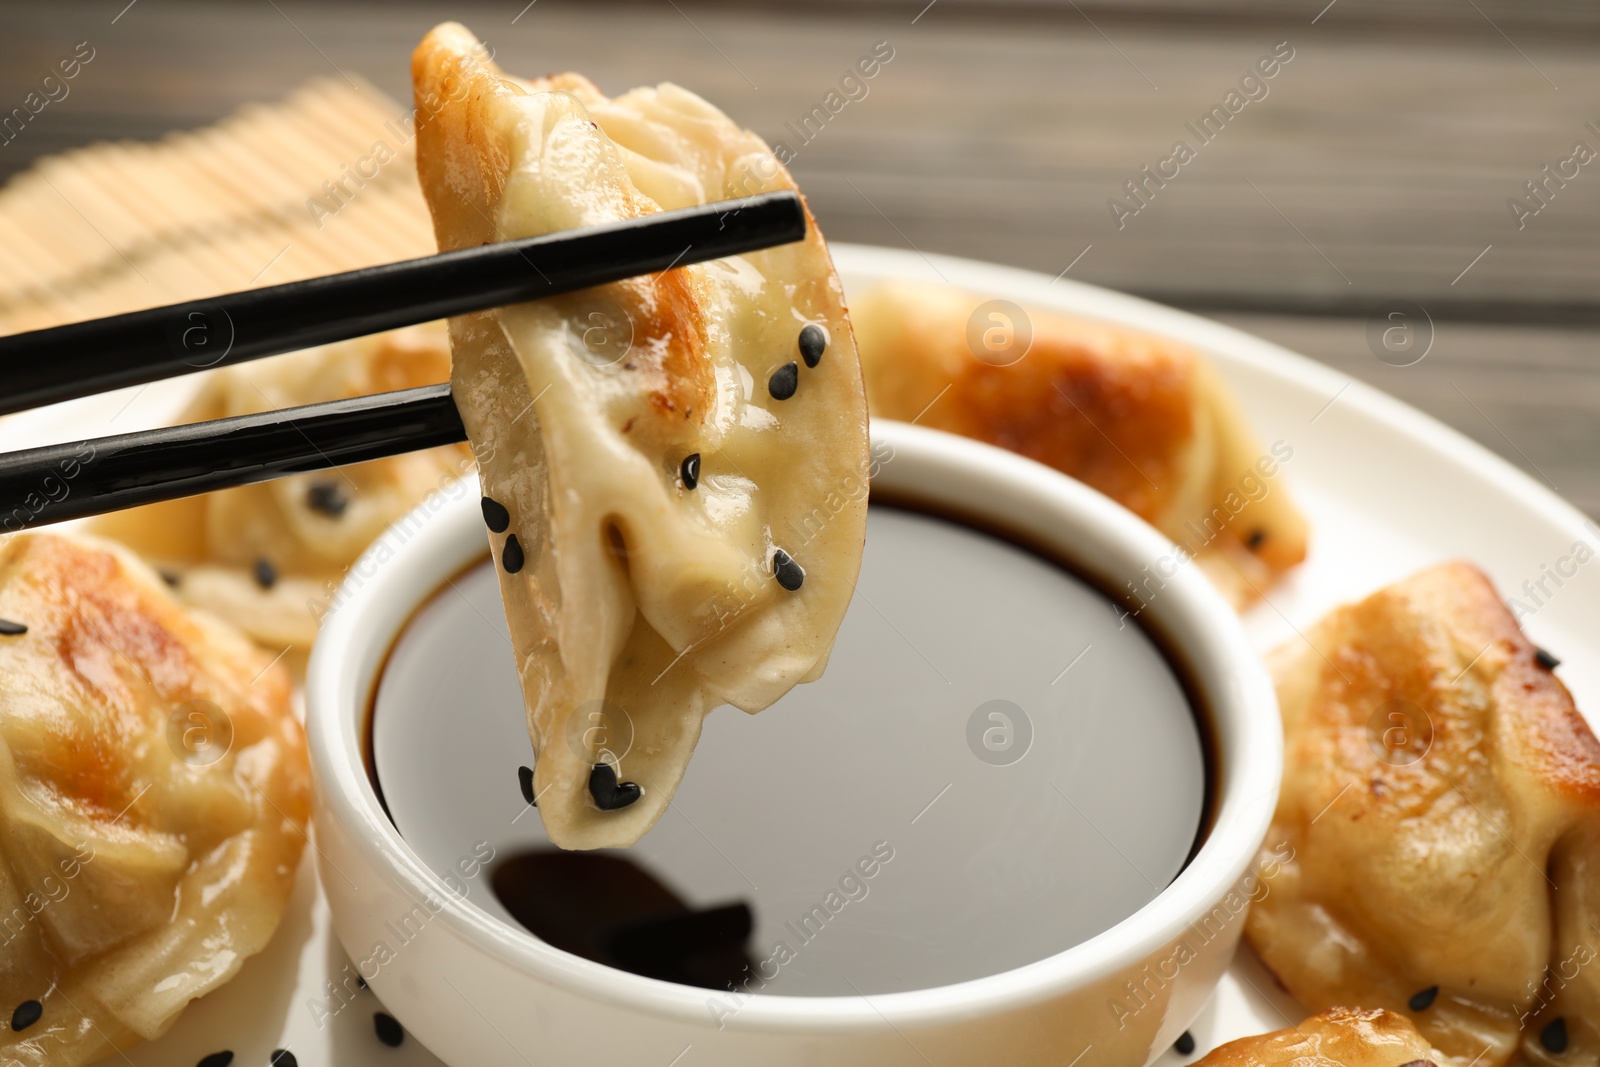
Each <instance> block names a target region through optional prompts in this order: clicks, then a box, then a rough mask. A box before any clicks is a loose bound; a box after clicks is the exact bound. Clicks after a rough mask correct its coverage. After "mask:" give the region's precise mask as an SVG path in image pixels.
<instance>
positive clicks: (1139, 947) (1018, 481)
mask: <svg viewBox="0 0 1600 1067" xmlns="http://www.w3.org/2000/svg"><path fill="white" fill-rule="evenodd" d="M871 432H872V440H873V446H874V448H875V449H876V448H878V447H880V445H887V446H888V447H889V448H892V449H893V456H894V461H893V463H892V464H889V465H887V466H885V468H884V469H885V470H886V471H887V470H896V472H897V473H896V474H895V476H894V477H895V479H896V480H898V477H899V474H898V472H899V471H905V470H906V469H908V468H933V469H938V470H941V472H942V473H948V474H951V475H961V476H965V477H966V479H968V480H969V481H970V480H972V479H975V478H976V479H981V481H982V482H984V483H988V484H990V485H993V486H995V487H996V491H997V492H1011V493H1018V494H1024V495H1028V496H1032V497H1034V498H1035V499H1037V500H1038V501H1039V502H1040V503H1041V504H1043V505H1045V506H1048V507H1050V508H1052V509H1054V510H1056V511H1058V512H1064V513H1068V514H1070V515H1071V516H1072V519H1073V521H1075V522H1077V523H1078V525H1079V526H1080V527H1081V529H1082V530H1083V531H1088V532H1091V533H1092V534H1094V535H1096V536H1098V538H1099V543H1100V545H1101V547H1102V548H1107V549H1109V550H1110V551H1112V552H1113V553H1115V554H1117V555H1120V556H1124V557H1127V558H1128V559H1129V560H1130V561H1133V560H1141V559H1142V560H1151V559H1159V558H1161V557H1163V556H1164V555H1169V554H1171V553H1172V552H1173V544H1172V542H1171V541H1169V540H1168V539H1167V538H1166V537H1164V536H1163V535H1162V534H1161V533H1159V532H1158V531H1157V530H1155V529H1154V528H1153V527H1151V526H1149V525H1148V524H1146V523H1145V522H1144V521H1143V520H1141V519H1140V518H1138V517H1137V516H1135V515H1134V514H1133V513H1132V512H1130V511H1127V510H1126V509H1124V508H1123V507H1121V506H1120V505H1118V504H1117V503H1115V502H1114V501H1112V500H1111V499H1110V498H1108V497H1105V496H1103V495H1101V494H1100V493H1098V492H1096V491H1094V490H1092V489H1090V488H1088V487H1087V486H1085V485H1084V484H1082V483H1080V482H1078V481H1075V480H1074V479H1072V478H1069V477H1067V476H1065V475H1063V474H1061V473H1059V472H1057V471H1055V470H1053V469H1051V468H1049V467H1046V466H1044V465H1042V464H1039V463H1036V462H1034V461H1033V460H1030V459H1027V458H1025V457H1022V456H1019V455H1016V454H1015V453H1012V452H1008V451H1005V450H1003V449H1000V448H996V447H993V446H991V445H987V444H983V443H981V442H977V441H973V440H970V439H967V438H963V437H958V436H955V435H953V434H948V433H944V432H941V431H937V430H931V429H926V428H923V427H917V426H913V425H910V424H908V423H898V422H892V421H889V420H879V419H874V420H873V422H872V428H871ZM880 476H881V475H880ZM453 485H454V486H456V487H464V490H463V491H461V492H459V494H458V493H456V492H453V491H443V490H442V491H441V492H440V493H438V494H435V496H436V497H439V496H447V497H448V499H446V500H445V501H444V502H443V504H442V505H441V504H440V502H439V501H438V500H437V499H432V498H430V499H429V500H427V501H424V503H423V504H420V505H418V507H417V508H415V509H413V511H412V512H411V513H409V514H408V515H407V516H406V517H405V518H403V519H402V520H401V521H400V522H399V523H397V524H396V525H395V526H393V527H391V528H390V529H389V530H388V531H386V532H385V533H384V534H383V536H382V537H380V538H379V539H378V540H377V541H376V542H374V543H373V545H372V546H371V547H370V548H368V550H367V551H366V552H365V553H364V554H363V555H362V557H361V558H360V559H359V560H358V561H357V562H356V564H354V565H352V567H351V569H350V575H351V577H349V578H347V579H346V582H345V584H344V586H343V587H341V590H340V592H339V594H338V595H337V596H336V597H335V599H334V601H333V610H330V611H329V613H328V614H327V616H326V617H325V618H324V620H323V626H322V629H321V632H320V633H319V635H318V638H317V641H316V644H315V646H314V647H313V650H312V654H311V658H310V662H309V665H308V668H307V674H306V689H305V691H306V733H307V739H308V744H309V747H310V755H311V764H312V777H313V783H314V788H315V790H316V793H317V799H318V804H317V811H318V813H319V815H322V814H324V813H326V814H327V815H330V816H332V817H334V818H337V819H338V820H339V822H340V824H341V828H342V829H344V830H347V831H349V832H348V833H345V834H342V835H341V837H343V838H344V839H346V840H348V841H349V842H350V845H351V847H353V848H356V849H358V850H360V851H361V852H362V853H363V854H364V855H363V856H362V859H363V860H364V861H365V862H366V863H367V864H368V865H370V866H371V867H372V869H374V870H377V871H381V872H383V873H384V874H385V876H386V877H387V878H388V879H389V880H390V882H391V884H393V885H395V886H396V887H398V888H399V889H400V890H401V891H402V892H404V893H406V894H407V895H408V896H410V897H411V898H412V899H419V900H420V899H425V898H434V899H437V900H438V901H440V902H442V904H443V907H442V909H441V910H440V911H439V912H438V913H437V915H436V916H435V921H436V922H438V923H441V924H443V926H445V927H446V928H448V929H449V930H450V931H451V932H452V933H453V934H454V935H455V936H456V937H457V938H458V939H459V940H461V941H462V942H464V943H470V944H472V945H474V946H476V947H477V949H478V950H479V951H481V952H483V953H486V954H488V955H490V956H492V957H494V958H496V959H497V960H498V961H499V962H500V963H502V964H504V965H506V966H507V967H509V968H511V969H512V970H513V971H515V972H518V973H521V974H524V975H526V976H528V977H530V978H534V979H537V980H541V981H543V982H547V983H550V984H554V985H559V986H564V987H566V988H567V989H568V990H569V991H570V992H574V993H578V994H581V995H584V996H586V997H588V998H590V999H591V1000H594V1001H597V1002H601V1003H605V1004H609V1005H612V1006H615V1007H619V1008H625V1009H629V1010H633V1011H636V1012H641V1013H645V1014H650V1015H655V1016H665V1017H668V1018H670V1019H673V1020H675V1021H678V1022H681V1023H685V1024H689V1025H699V1026H710V1025H713V1020H712V1017H711V1015H710V1014H709V1013H708V1011H707V1004H708V1000H709V998H713V997H719V996H737V997H738V998H739V999H738V1005H739V1006H738V1010H737V1011H736V1012H733V1013H731V1014H730V1015H728V1016H727V1017H726V1018H724V1019H722V1020H721V1021H720V1022H719V1023H716V1024H715V1025H718V1026H720V1027H725V1028H736V1029H740V1030H747V1031H748V1030H756V1031H760V1030H768V1031H780V1030H793V1029H794V1028H796V1027H797V1026H804V1027H806V1028H808V1029H811V1028H817V1027H822V1028H829V1029H837V1030H852V1029H876V1028H879V1027H882V1026H884V1025H885V1024H887V1025H888V1026H890V1027H895V1026H899V1025H901V1024H919V1023H926V1022H929V1021H939V1022H944V1023H949V1022H954V1021H959V1020H960V1019H962V1018H969V1017H973V1016H982V1015H989V1014H993V1013H995V1012H998V1011H1002V1010H1014V1009H1017V1008H1020V1007H1023V1006H1026V1005H1029V1004H1032V1003H1036V1002H1039V1001H1042V1000H1048V999H1051V998H1054V997H1058V996H1061V995H1063V994H1065V993H1068V992H1070V991H1072V990H1074V989H1078V988H1083V987H1087V986H1090V985H1092V984H1093V983H1095V982H1096V981H1098V980H1100V979H1103V978H1106V977H1108V976H1110V975H1112V974H1115V973H1118V972H1119V971H1123V970H1125V969H1127V968H1130V967H1137V966H1138V965H1139V964H1141V963H1144V962H1148V961H1149V960H1150V958H1151V957H1152V956H1153V955H1154V954H1156V953H1158V952H1160V951H1161V950H1162V949H1163V948H1166V947H1167V946H1169V945H1172V944H1174V943H1176V942H1177V941H1179V940H1180V939H1182V938H1183V937H1184V935H1185V934H1186V933H1187V932H1189V931H1190V930H1192V929H1193V928H1194V927H1195V926H1196V925H1197V924H1198V923H1199V922H1200V920H1202V919H1203V918H1205V917H1206V916H1209V915H1211V914H1213V913H1214V911H1215V909H1216V908H1217V907H1218V906H1220V902H1222V901H1224V900H1225V899H1226V898H1227V897H1228V895H1229V893H1230V892H1231V891H1234V890H1235V889H1236V887H1237V886H1238V884H1239V882H1240V879H1241V878H1243V877H1244V875H1245V873H1246V871H1247V870H1248V869H1249V868H1250V867H1251V866H1252V864H1253V861H1254V860H1255V858H1256V854H1257V851H1258V849H1259V848H1260V846H1261V843H1262V841H1263V840H1264V839H1265V837H1266V833H1267V830H1268V827H1269V825H1270V822H1271V817H1272V814H1273V811H1274V809H1275V807H1276V803H1277V794H1278V786H1279V779H1280V776H1281V773H1282V760H1283V743H1282V732H1281V727H1280V725H1279V723H1280V720H1279V714H1278V708H1277V699H1276V694H1275V692H1274V689H1273V686H1272V683H1271V680H1270V678H1269V677H1268V675H1267V672H1266V669H1265V667H1264V665H1263V664H1262V662H1261V660H1260V659H1259V657H1258V656H1257V654H1256V652H1255V651H1254V649H1253V648H1252V647H1251V645H1250V643H1249V640H1248V639H1247V637H1246V635H1245V631H1244V627H1243V625H1242V623H1241V622H1240V620H1239V618H1238V615H1237V613H1236V612H1235V611H1234V609H1233V608H1232V607H1231V606H1230V605H1229V604H1228V603H1227V601H1226V600H1225V599H1224V598H1223V597H1222V596H1221V594H1220V593H1218V592H1217V591H1216V589H1215V588H1214V587H1213V586H1212V585H1211V583H1210V581H1209V580H1208V579H1206V578H1205V577H1204V576H1203V575H1202V573H1201V572H1200V569H1199V568H1198V567H1196V566H1193V565H1184V566H1179V567H1178V568H1177V570H1176V572H1175V574H1174V575H1173V576H1172V577H1171V578H1170V579H1165V581H1166V584H1165V585H1164V586H1163V587H1162V589H1161V597H1160V598H1157V599H1156V600H1153V601H1152V603H1153V604H1155V605H1156V607H1157V610H1156V612H1155V613H1156V614H1158V615H1159V616H1162V617H1165V618H1167V619H1169V620H1170V618H1171V617H1172V616H1173V614H1174V613H1176V614H1177V615H1180V616H1182V615H1187V616H1190V617H1192V618H1193V619H1194V620H1203V625H1197V626H1194V627H1192V628H1188V629H1180V628H1179V627H1177V626H1174V625H1172V624H1171V622H1170V621H1167V622H1164V623H1163V624H1162V629H1163V630H1164V631H1165V636H1166V637H1167V639H1168V640H1169V641H1170V642H1171V643H1173V644H1175V645H1177V646H1178V647H1179V649H1180V650H1181V652H1182V654H1183V655H1184V657H1185V658H1186V659H1187V660H1188V661H1189V665H1190V670H1191V673H1192V674H1193V675H1194V676H1195V678H1194V681H1195V684H1199V682H1200V678H1201V677H1202V676H1203V674H1204V667H1203V666H1202V665H1201V661H1202V659H1204V660H1207V661H1210V662H1211V663H1212V664H1213V665H1214V670H1215V675H1216V678H1217V679H1218V684H1217V685H1215V686H1213V687H1211V688H1213V689H1215V690H1216V691H1214V692H1211V693H1209V696H1210V699H1209V701H1208V703H1209V705H1210V708H1211V713H1212V719H1213V721H1212V729H1213V733H1214V737H1213V741H1214V744H1215V746H1216V753H1215V764H1216V766H1215V769H1216V772H1217V774H1218V775H1219V777H1220V778H1221V782H1220V783H1219V784H1218V786H1217V788H1216V791H1215V793H1214V797H1215V804H1214V808H1213V817H1212V824H1211V829H1210V832H1209V833H1208V834H1207V835H1206V837H1205V840H1204V841H1203V843H1202V844H1201V846H1200V848H1199V849H1198V850H1197V851H1196V853H1195V855H1194V856H1193V858H1192V859H1191V860H1190V862H1189V863H1188V865H1187V866H1185V867H1184V868H1183V870H1182V871H1181V872H1180V873H1179V874H1178V875H1177V877H1176V878H1174V879H1173V880H1172V881H1171V882H1169V883H1168V884H1167V885H1166V886H1165V887H1164V888H1162V889H1161V890H1160V892H1159V893H1158V894H1157V895H1156V896H1155V897H1154V898H1153V899H1151V900H1150V901H1149V902H1147V903H1146V904H1145V905H1144V906H1142V907H1141V908H1139V909H1138V910H1136V911H1135V912H1133V913H1132V914H1131V915H1129V916H1127V917H1126V918H1124V919H1123V920H1122V921H1120V922H1118V923H1117V924H1115V925H1114V926H1112V927H1111V928H1110V929H1108V930H1105V931H1102V932H1101V933H1099V934H1097V935H1095V936H1094V937H1091V938H1089V939H1088V940H1086V941H1082V942H1080V943H1078V944H1076V945H1074V946H1072V947H1070V948H1068V949H1064V950H1062V951H1060V952H1057V953H1054V954H1052V955H1050V956H1046V957H1044V958H1042V959H1039V960H1036V961H1033V962H1031V963H1027V964H1024V965H1022V966H1019V967H1015V968H1012V969H1010V970H1006V971H1001V972H999V973H997V974H992V975H986V976H983V977H980V978H973V979H967V980H964V981H961V982H957V983H952V984H948V985H942V986H935V987H930V988H927V989H918V990H909V991H901V992H892V993H874V994H867V995H854V996H817V997H811V996H806V997H800V996H780V995H775V994H764V993H738V994H732V993H724V992H722V991H718V990H709V989H700V988H696V987H691V986H683V985H677V984H675V983H671V982H666V981H662V980H659V979H654V978H647V977H643V976H641V975H635V974H632V973H629V972H626V971H620V970H617V969H614V968H611V967H608V966H606V965H604V964H601V963H596V962H594V961H591V960H587V959H583V958H581V957H578V956H575V955H572V954H570V953H567V952H564V951H561V950H559V949H556V948H553V947H552V946H550V945H547V944H545V943H544V942H542V941H540V940H538V939H537V938H535V937H534V936H533V935H532V934H530V933H528V932H526V931H524V930H522V929H520V928H516V927H512V926H511V925H509V924H507V923H504V922H502V921H501V920H499V919H497V918H495V917H494V916H492V915H490V914H489V913H487V912H485V911H483V910H481V909H479V908H477V907H476V906H474V905H471V904H469V903H468V902H467V901H465V900H463V899H459V898H457V897H456V896H455V895H454V894H452V893H451V892H450V891H449V889H448V887H447V885H446V883H445V882H444V880H443V879H442V878H440V877H439V875H437V874H436V873H435V872H434V871H433V870H432V869H431V868H429V867H428V866H427V865H426V864H425V863H424V862H423V861H422V860H421V858H420V857H419V856H418V855H417V854H416V853H415V852H414V851H413V850H412V849H411V848H410V846H409V845H408V844H407V843H406V842H405V840H404V839H403V838H402V837H401V836H400V834H399V832H398V830H397V829H396V828H395V826H394V825H393V823H392V822H391V821H390V820H389V817H388V815H387V814H386V813H385V811H384V809H383V806H382V803H381V801H380V799H379V797H378V795H377V793H376V791H375V790H374V789H373V786H372V784H371V782H370V781H369V778H368V775H367V769H366V758H365V719H366V714H367V708H368V706H369V702H370V698H371V694H372V692H373V690H374V687H375V686H376V684H377V682H378V680H379V679H380V678H381V676H382V673H383V667H384V664H385V663H386V662H387V658H388V650H389V649H390V648H391V647H392V645H393V643H394V641H395V640H396V639H397V638H398V636H399V635H400V634H401V633H402V632H403V631H404V629H405V627H406V625H407V624H408V623H409V622H410V619H411V618H412V616H413V615H414V613H415V611H416V609H417V608H419V607H420V606H422V604H424V603H425V602H426V600H427V599H428V598H429V597H430V596H431V595H433V593H434V592H435V591H436V589H437V588H438V586H439V585H440V584H442V580H443V579H442V578H440V579H438V580H435V578H434V577H433V575H434V574H435V572H437V571H440V570H441V563H440V560H446V561H448V560H453V559H460V558H466V559H468V560H470V559H472V558H475V555H476V554H477V553H476V552H474V553H473V554H468V555H466V556H465V557H463V553H462V549H461V547H460V546H461V543H462V538H463V536H465V535H466V532H467V531H469V530H470V531H471V536H473V537H474V538H475V539H476V538H481V536H482V531H481V523H479V522H478V521H477V518H476V516H477V511H478V508H477V496H478V484H477V478H476V475H475V474H474V475H469V476H467V477H466V478H463V479H461V480H460V481H458V482H456V483H453ZM968 509H969V510H972V511H975V512H977V513H980V514H981V513H982V512H983V510H984V508H982V507H978V508H972V507H971V506H970V505H968ZM1061 548H1062V550H1063V551H1070V546H1068V545H1066V544H1062V545H1061ZM487 551H488V549H487V545H486V544H485V545H483V546H482V554H483V555H487ZM443 569H445V570H448V571H449V573H454V569H453V568H443ZM401 592H403V593H404V597H403V599H404V603H405V604H406V605H407V606H408V607H407V610H403V611H399V612H395V611H393V610H392V606H393V604H392V602H393V601H394V600H395V598H396V596H397V595H399V594H400V593H401ZM380 608H381V610H380ZM374 653H375V654H374ZM363 664H368V665H370V669H368V668H364V667H363ZM319 853H320V850H319ZM330 904H331V899H330ZM334 924H335V929H336V930H337V927H338V916H337V914H335V916H334Z"/></svg>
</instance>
